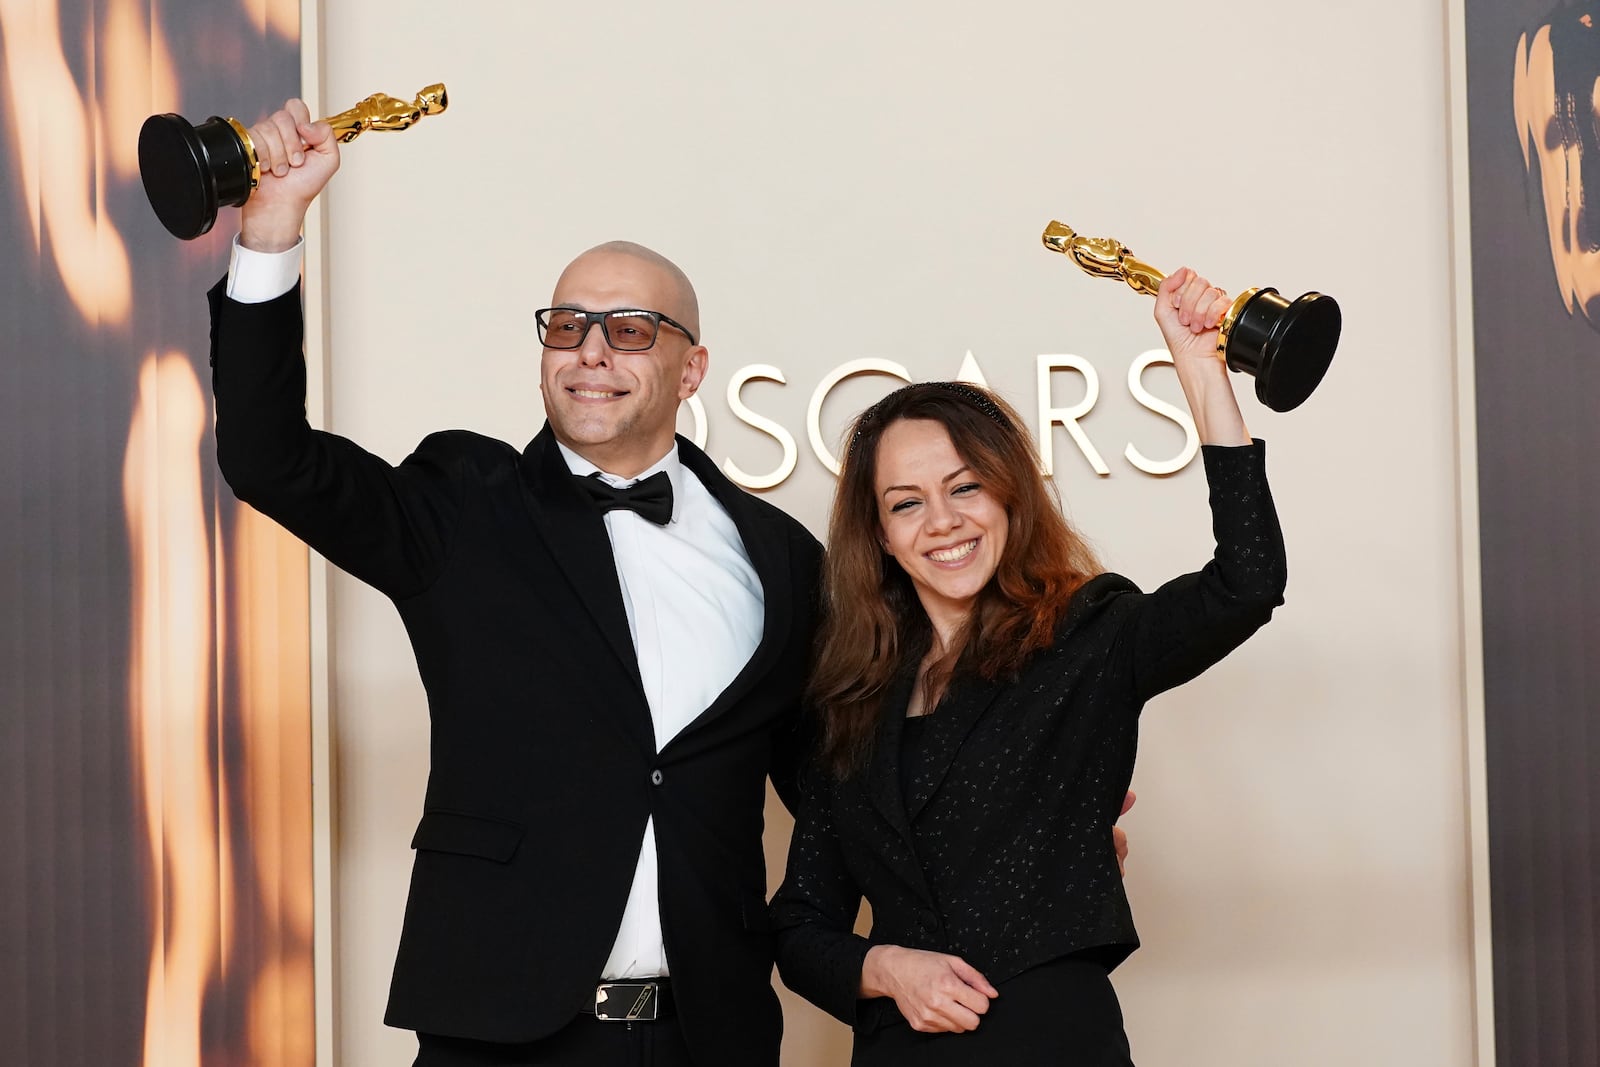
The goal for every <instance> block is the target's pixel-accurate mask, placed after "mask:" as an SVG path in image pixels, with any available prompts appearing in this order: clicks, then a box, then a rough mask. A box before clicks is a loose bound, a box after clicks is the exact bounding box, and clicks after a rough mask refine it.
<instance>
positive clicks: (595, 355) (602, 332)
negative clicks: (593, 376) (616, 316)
mask: <svg viewBox="0 0 1600 1067" xmlns="http://www.w3.org/2000/svg"><path fill="white" fill-rule="evenodd" d="M578 362H579V363H581V364H582V365H583V366H585V367H603V366H605V365H606V364H607V363H609V362H611V346H610V345H608V344H607V343H606V328H605V327H604V326H603V325H601V323H600V320H599V319H595V320H593V321H592V322H590V323H589V329H588V332H586V333H585V334H584V335H583V344H581V345H579V346H578Z"/></svg>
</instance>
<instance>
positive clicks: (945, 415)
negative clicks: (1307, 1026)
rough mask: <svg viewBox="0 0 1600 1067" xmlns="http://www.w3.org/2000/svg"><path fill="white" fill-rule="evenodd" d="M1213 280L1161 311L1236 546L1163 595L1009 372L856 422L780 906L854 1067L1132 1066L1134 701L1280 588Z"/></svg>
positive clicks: (840, 497)
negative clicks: (1006, 394) (1100, 528)
mask: <svg viewBox="0 0 1600 1067" xmlns="http://www.w3.org/2000/svg"><path fill="white" fill-rule="evenodd" d="M1213 291H1214V290H1212V289H1210V288H1209V287H1208V286H1207V283H1206V282H1205V280H1204V279H1202V278H1199V277H1197V276H1194V275H1192V272H1188V271H1183V272H1180V274H1179V275H1178V276H1175V278H1174V279H1170V280H1168V281H1166V282H1163V283H1162V286H1161V289H1160V292H1159V293H1158V294H1157V295H1158V301H1157V312H1156V318H1157V321H1158V322H1159V323H1160V325H1161V328H1162V332H1163V334H1164V335H1165V336H1166V340H1167V345H1168V348H1169V349H1170V351H1171V352H1172V353H1173V358H1174V361H1175V363H1176V365H1177V367H1178V373H1179V378H1180V380H1181V381H1182V383H1183V386H1184V392H1185V395H1186V396H1187V397H1188V398H1189V403H1190V409H1191V411H1192V413H1193V414H1194V417H1195V423H1196V426H1197V428H1198V430H1199V432H1200V434H1201V437H1202V440H1203V441H1205V442H1206V443H1207V445H1208V447H1207V449H1206V451H1205V462H1206V472H1207V475H1208V477H1209V479H1210V481H1211V486H1212V509H1213V517H1214V523H1215V528H1216V533H1217V551H1216V555H1215V558H1214V559H1213V560H1212V562H1211V563H1210V564H1208V565H1207V566H1206V567H1205V568H1204V569H1203V570H1201V571H1200V572H1198V573H1196V574H1192V575H1188V576H1185V577H1184V578H1180V579H1177V580H1175V581H1172V582H1168V583H1167V584H1166V585H1164V586H1162V587H1161V588H1160V589H1159V590H1157V591H1156V592H1155V593H1153V594H1149V595H1146V594H1143V593H1141V592H1139V590H1138V589H1137V588H1136V587H1135V586H1134V585H1133V583H1132V582H1130V581H1128V580H1127V579H1126V578H1122V577H1121V576H1118V575H1113V574H1102V573H1100V567H1099V565H1098V564H1097V563H1096V561H1095V559H1094V557H1093V555H1092V554H1091V553H1090V552H1089V550H1088V548H1087V547H1086V545H1085V544H1084V541H1083V540H1082V538H1080V537H1079V536H1078V534H1077V533H1076V532H1075V531H1074V530H1073V529H1072V528H1071V527H1070V526H1069V525H1068V524H1067V522H1066V521H1065V519H1063V518H1062V516H1061V513H1060V511H1059V510H1058V509H1057V507H1056V506H1055V501H1054V500H1053V499H1052V498H1051V495H1050V493H1049V491H1048V490H1047V488H1046V485H1045V482H1044V479H1043V477H1042V476H1041V475H1040V473H1039V464H1038V461H1037V457H1036V455H1035V453H1034V451H1033V448H1032V446H1031V445H1030V443H1029V441H1028V437H1027V434H1026V431H1025V430H1024V429H1023V425H1022V422H1021V420H1020V419H1019V418H1018V417H1017V416H1016V414H1015V412H1013V411H1011V409H1010V408H1009V407H1007V406H1006V405H1005V404H1004V402H1003V401H1001V400H999V399H998V398H997V397H995V396H993V395H992V394H990V393H988V392H987V391H985V390H983V389H980V388H977V387H975V386H972V385H967V384H964V383H959V382H930V383H925V384H921V385H911V386H907V387H905V388H904V389H900V390H898V391H896V392H894V393H891V394H890V395H889V396H888V397H886V398H884V399H883V400H882V401H880V402H878V403H877V404H876V405H874V406H873V407H871V408H869V409H867V411H866V412H865V413H863V414H862V415H861V416H860V418H859V419H857V420H856V423H855V427H854V433H853V434H852V436H851V438H850V445H849V449H848V452H847V454H846V457H845V461H844V467H843V470H842V471H841V474H840V480H839V487H838V492H837V494H836V496H835V499H834V509H833V518H832V522H831V524H830V528H829V548H828V559H827V564H826V569H825V583H824V597H825V601H824V604H825V615H824V618H823V625H822V630H821V634H820V638H819V648H820V652H819V655H818V665H817V668H816V671H815V673H814V675H813V679H812V685H811V695H812V698H813V700H814V701H815V703H816V705H817V707H818V709H819V712H820V716H821V724H820V731H819V732H820V734H821V745H820V751H819V752H818V763H819V766H818V768H817V770H816V773H815V774H814V775H813V776H812V779H811V783H810V789H809V791H808V795H807V796H806V798H805V802H804V804H803V806H802V808H801V811H800V812H799V814H798V817H797V819H796V825H795V832H794V836H793V838H792V840H791V844H790V849H789V862H788V871H787V874H786V876H785V880H784V884H783V887H782V888H781V889H780V890H779V891H778V894H777V895H776V896H775V897H774V898H773V902H772V914H773V919H774V928H775V929H776V930H777V931H778V967H779V970H780V972H781V973H782V975H783V979H784V982H785V983H786V984H787V985H788V986H789V988H791V989H793V990H794V991H795V992H797V993H799V994H801V995H802V996H804V997H806V998H807V999H809V1000H811V1001H812V1002H813V1003H815V1004H817V1005H818V1006H819V1007H822V1008H824V1009H825V1010H827V1011H829V1012H831V1013H832V1014H833V1015H835V1016H836V1017H837V1018H839V1019H840V1020H842V1021H844V1022H846V1023H850V1024H852V1026H853V1027H854V1030H855V1055H854V1058H853V1060H852V1063H854V1064H857V1065H860V1067H867V1065H882V1067H894V1065H901V1064H911V1063H915V1064H918V1067H937V1065H941V1064H943V1065H950V1067H958V1065H959V1067H976V1065H979V1064H990V1063H1039V1064H1043V1063H1062V1062H1072V1063H1083V1064H1090V1063H1092V1064H1095V1065H1097V1067H1131V1064H1132V1059H1131V1053H1130V1049H1129V1043H1128V1039H1127V1036H1126V1035H1125V1033H1124V1032H1123V1027H1122V1014H1121V1010H1120V1008H1119V1007H1118V1004H1117V998H1116V994H1115V993H1114V991H1113V990H1112V988H1111V984H1110V981H1109V972H1110V970H1111V969H1112V968H1113V967H1115V966H1116V965H1117V964H1119V963H1121V962H1122V960H1123V959H1125V958H1126V957H1127V956H1128V955H1129V953H1131V952H1132V951H1133V950H1134V948H1135V947H1137V944H1138V939H1137V937H1136V935H1135V934H1134V929H1133V921H1132V916H1131V914H1130V912H1129V908H1128V901H1127V898H1126V896H1125V895H1124V894H1123V891H1122V882H1121V878H1120V876H1119V869H1118V865H1117V857H1116V851H1115V837H1114V833H1113V826H1114V823H1115V822H1116V819H1117V816H1118V815H1119V813H1120V812H1121V811H1122V809H1123V807H1124V797H1125V796H1126V795H1127V787H1128V783H1129V781H1130V779H1131V777H1132V774H1133V755H1134V749H1135V747H1136V746H1135V742H1136V738H1137V733H1138V729H1137V724H1138V719H1139V714H1140V711H1141V709H1142V708H1143V706H1144V704H1145V702H1146V701H1148V700H1149V699H1150V698H1151V697H1153V696H1155V695H1156V694H1158V693H1160V692H1163V691H1164V690H1167V689H1170V688H1172V687H1174V686H1177V685H1181V684H1182V683H1184V682H1186V681H1188V680H1190V679H1191V678H1193V677H1194V676H1195V675H1197V674H1199V673H1200V672H1201V671H1203V670H1205V669H1206V668H1207V667H1209V666H1211V665H1212V664H1213V663H1215V662H1217V661H1218V660H1220V659H1222V657H1223V656H1225V655H1227V654H1228V653H1229V652H1230V651H1232V650H1233V649H1234V648H1235V647H1237V646H1238V645H1239V644H1240V643H1241V642H1243V641H1244V640H1245V639H1246V638H1247V637H1249V636H1250V635H1251V634H1252V633H1253V632H1255V630H1256V629H1257V628H1258V627H1260V626H1261V625H1262V624H1263V623H1265V622H1266V621H1267V619H1268V618H1269V617H1270V616H1271V614H1272V610H1273V608H1274V607H1276V606H1277V605H1278V604H1280V603H1281V602H1282V593H1283V587H1284V581H1285V566H1284V557H1283V544H1282V539H1281V535H1280V533H1279V531H1278V523H1277V517H1276V513H1275V511H1274V510H1273V507H1272V500H1271V495H1270V493H1269V492H1268V490H1267V485H1266V479H1265V474H1264V470H1263V448H1262V446H1261V444H1260V442H1254V443H1246V440H1245V435H1244V425H1243V420H1242V418H1241V417H1240V415H1239V411H1238V408H1237V406H1236V404H1235V403H1234V400H1233V394H1232V391H1231V388H1230V386H1229V384H1228V381H1227V377H1226V375H1227V372H1226V370H1225V369H1223V368H1222V367H1221V366H1220V364H1219V362H1218V361H1217V360H1216V359H1214V358H1208V356H1207V354H1206V352H1205V344H1206V342H1207V340H1208V339H1211V338H1214V337H1215V333H1216V331H1215V326H1216V321H1217V317H1218V315H1219V314H1220V312H1219V311H1218V309H1217V308H1216V307H1215V306H1214V303H1215V302H1214V300H1212V299H1210V298H1209V297H1208V294H1209V293H1211V292H1213ZM908 846H909V847H908ZM863 897H865V898H866V900H867V901H868V902H869V903H870V904H871V905H872V914H873V929H872V932H871V936H870V938H867V937H862V936H859V935H857V934H855V933H854V932H853V926H854V923H855V920H856V915H857V912H858V911H859V910H860V905H861V901H862V899H863ZM955 1034H962V1035H965V1036H963V1037H962V1038H961V1039H960V1040H952V1039H951V1038H952V1035H955ZM929 1035H931V1036H929Z"/></svg>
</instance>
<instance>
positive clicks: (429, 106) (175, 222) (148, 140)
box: [139, 84, 450, 241]
mask: <svg viewBox="0 0 1600 1067" xmlns="http://www.w3.org/2000/svg"><path fill="white" fill-rule="evenodd" d="M449 106H450V100H449V97H448V96H447V95H446V93H445V88H444V86H443V85H438V84H436V85H429V86H427V87H426V88H424V89H423V90H422V91H421V92H419V93H417V95H416V97H415V98H414V99H411V100H402V99H400V98H399V97H396V96H390V95H388V94H387V93H373V94H372V95H371V96H369V97H367V98H366V99H365V100H363V101H361V102H360V103H359V104H357V105H356V106H355V107H353V108H350V109H349V110H348V111H341V112H339V113H338V114H337V115H330V116H328V117H327V118H325V119H323V120H322V121H324V122H326V123H327V124H328V125H330V126H332V127H333V135H334V137H336V138H337V139H338V140H339V143H340V144H349V143H350V142H351V141H353V140H355V139H356V138H357V137H360V136H361V135H362V134H363V133H365V132H366V131H368V130H404V129H408V128H409V127H411V126H414V125H416V124H417V123H418V122H421V121H422V119H423V116H425V115H437V114H439V113H440V112H442V111H444V110H445V108H447V107H449ZM139 176H140V178H142V179H143V180H144V192H145V195H146V196H147V197H149V198H150V206H151V207H152V208H154V209H155V212H156V217H157V218H159V219H160V220H161V224H162V225H163V226H165V227H166V228H167V230H168V231H169V232H170V233H171V234H172V235H173V236H174V237H179V238H182V239H183V240H185V241H192V240H194V239H195V238H196V237H199V236H201V235H202V234H204V233H206V232H208V231H209V230H210V229H211V227H212V225H213V224H214V223H215V222H216V221H217V211H218V210H219V209H220V208H224V207H239V206H241V205H242V204H244V202H245V201H246V200H248V199H250V193H251V192H252V191H253V190H254V189H255V188H256V186H258V185H260V184H261V164H260V161H259V160H258V159H257V158H256V147H255V145H253V144H251V143H250V133H249V131H248V130H246V129H245V126H244V123H242V122H240V121H239V120H238V119H235V118H221V117H219V116H216V115H213V116H211V117H210V118H209V119H207V120H206V121H204V122H202V123H200V124H199V125H198V126H195V125H191V124H190V123H189V122H188V120H186V119H184V118H183V116H181V115H173V114H170V113H169V114H165V115H151V116H150V117H149V118H148V119H145V121H144V126H143V127H141V128H140V130H139Z"/></svg>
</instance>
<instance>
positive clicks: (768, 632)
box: [669, 436, 796, 744]
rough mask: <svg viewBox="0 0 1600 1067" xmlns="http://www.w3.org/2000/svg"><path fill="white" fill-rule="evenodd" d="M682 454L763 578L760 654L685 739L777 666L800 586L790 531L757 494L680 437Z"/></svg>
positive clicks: (697, 719)
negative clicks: (793, 564)
mask: <svg viewBox="0 0 1600 1067" xmlns="http://www.w3.org/2000/svg"><path fill="white" fill-rule="evenodd" d="M678 458H679V460H680V461H681V462H682V463H683V465H684V466H685V467H687V468H688V469H689V471H690V472H691V473H692V474H693V475H694V476H695V477H696V478H698V479H700V484H701V485H704V486H705V487H706V489H707V490H708V491H709V492H710V493H711V495H712V497H714V498H715V499H716V501H717V503H719V504H721V505H722V507H723V509H724V510H725V511H727V513H728V515H729V517H730V518H732V519H733V524H734V526H735V527H736V528H737V529H738V531H739V537H740V539H741V540H742V541H743V542H744V550H745V553H746V554H747V555H748V556H749V557H750V565H751V566H752V567H753V568H755V572H756V577H757V578H759V579H760V580H761V600H762V619H761V641H760V643H759V644H757V645H756V650H755V652H754V653H753V654H752V655H751V656H750V658H749V660H747V661H746V662H745V665H744V668H743V669H742V670H740V671H739V673H738V675H736V676H735V677H734V679H733V681H732V682H730V683H729V684H728V687H727V688H726V689H724V690H723V691H722V692H721V693H720V694H719V695H718V696H717V698H716V699H715V700H713V701H712V702H711V706H710V707H708V708H706V710H705V711H703V712H701V713H700V714H699V715H698V716H696V717H695V719H694V721H693V722H691V723H689V725H688V726H686V727H684V728H683V730H681V731H680V732H679V733H678V735H677V736H678V737H682V736H684V735H685V734H690V733H692V732H694V731H695V730H698V729H699V728H700V727H702V726H704V725H705V724H707V723H709V722H711V721H712V720H714V719H716V718H717V717H718V716H720V715H722V714H723V713H724V712H726V711H727V710H728V709H729V708H731V707H733V706H735V705H736V704H737V703H738V702H739V701H740V699H742V698H743V697H744V696H745V694H747V693H749V691H750V690H751V688H752V687H753V686H754V685H755V684H756V682H758V681H760V680H761V678H762V677H763V676H764V675H765V674H766V673H767V672H768V671H770V670H771V669H772V668H773V665H774V664H775V663H776V662H777V660H778V657H779V655H780V654H781V653H782V651H783V649H784V646H785V644H786V643H787V642H788V640H789V631H790V629H791V627H792V626H793V619H794V597H795V595H796V590H795V589H794V588H793V585H794V583H793V580H792V578H791V571H790V561H789V534H788V531H787V530H786V529H784V528H783V526H782V525H781V524H780V523H778V522H777V521H775V520H774V519H773V518H772V517H771V516H770V515H768V514H766V512H765V510H764V509H763V508H761V507H759V506H757V504H756V501H755V499H754V498H753V497H751V496H750V495H749V494H748V493H746V492H745V491H744V490H742V489H740V488H739V487H738V486H736V485H734V484H733V483H732V482H730V481H729V480H728V479H727V477H725V476H724V475H723V473H722V472H721V471H719V470H717V466H716V464H715V463H713V462H712V461H711V457H710V456H707V455H706V454H705V453H704V452H702V451H700V450H699V449H698V448H696V447H695V446H694V445H693V444H691V443H690V442H689V441H687V440H685V439H684V438H683V437H681V436H680V437H679V438H678ZM674 740H676V738H675V739H674ZM669 744H670V742H669Z"/></svg>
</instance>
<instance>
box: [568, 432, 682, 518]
mask: <svg viewBox="0 0 1600 1067" xmlns="http://www.w3.org/2000/svg"><path fill="white" fill-rule="evenodd" d="M556 447H557V448H559V449H560V450H561V458H562V459H564V460H566V461H567V470H569V471H571V472H572V473H573V474H575V475H577V476H578V477H580V478H587V477H588V476H589V475H591V474H598V475H600V478H601V480H602V481H604V482H605V483H606V484H607V485H613V486H616V487H617V488H619V489H621V488H625V487H627V486H630V485H632V484H634V483H635V482H642V481H644V480H645V479H646V478H648V477H650V476H651V475H652V474H656V473H659V472H660V471H666V472H667V481H669V482H671V483H672V521H673V522H677V521H678V518H679V517H680V516H681V515H682V511H681V510H680V508H679V505H680V503H681V502H682V500H683V461H682V460H681V459H679V458H678V442H677V441H673V442H672V447H671V448H669V449H668V450H667V454H666V455H664V456H662V457H661V458H660V459H658V460H656V461H655V462H654V463H652V464H650V466H648V467H646V468H645V469H644V470H642V471H640V472H639V474H638V475H637V476H635V477H633V478H622V477H619V476H617V475H615V474H612V473H611V472H610V471H605V470H601V469H600V468H599V467H597V466H595V465H594V464H593V463H590V462H589V461H588V460H586V459H584V458H583V457H582V456H580V455H578V453H576V452H574V451H573V450H572V449H570V448H568V447H567V446H566V445H564V444H562V443H561V442H560V441H557V442H556Z"/></svg>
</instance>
